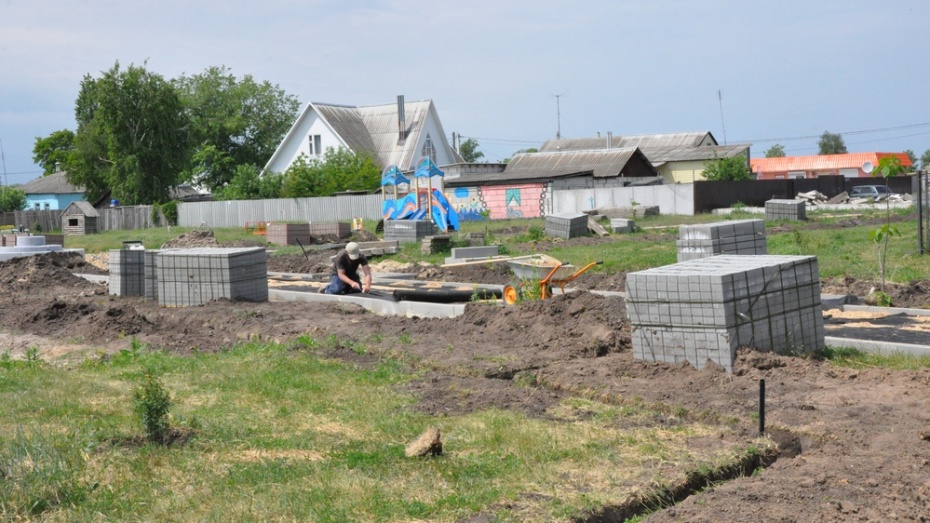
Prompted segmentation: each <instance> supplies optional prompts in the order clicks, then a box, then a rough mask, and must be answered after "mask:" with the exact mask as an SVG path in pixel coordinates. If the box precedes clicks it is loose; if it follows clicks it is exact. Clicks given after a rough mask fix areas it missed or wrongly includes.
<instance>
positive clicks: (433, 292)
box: [394, 287, 504, 303]
mask: <svg viewBox="0 0 930 523" xmlns="http://www.w3.org/2000/svg"><path fill="white" fill-rule="evenodd" d="M503 295H504V291H502V290H500V289H488V288H484V287H478V288H477V289H474V290H455V289H396V290H395V291H394V299H395V300H397V301H423V302H427V303H465V302H469V301H475V300H495V299H500V298H501V297H502V296H503Z"/></svg>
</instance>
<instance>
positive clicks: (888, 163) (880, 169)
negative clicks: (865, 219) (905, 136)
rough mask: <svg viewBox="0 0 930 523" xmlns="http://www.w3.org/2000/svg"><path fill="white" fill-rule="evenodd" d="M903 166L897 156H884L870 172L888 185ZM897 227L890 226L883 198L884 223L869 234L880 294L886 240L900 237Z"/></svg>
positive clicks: (886, 204)
mask: <svg viewBox="0 0 930 523" xmlns="http://www.w3.org/2000/svg"><path fill="white" fill-rule="evenodd" d="M904 170H905V169H904V166H903V165H901V160H900V159H899V158H898V157H897V156H886V157H884V158H882V159H880V160H878V165H877V166H876V167H875V170H874V171H872V176H881V177H882V178H884V180H885V185H888V178H891V177H892V176H897V175H899V174H901V173H903V172H904ZM900 235H901V233H900V232H898V229H897V227H894V226H893V225H891V202H889V201H888V198H885V223H884V224H883V225H882V226H881V227H879V228H878V229H875V230H873V231H872V232H870V233H869V237H870V238H871V239H872V241H874V242H875V243H876V244H878V269H879V271H880V272H881V275H882V292H884V291H885V267H886V259H887V255H888V240H890V239H891V237H892V236H900Z"/></svg>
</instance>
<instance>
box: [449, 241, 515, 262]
mask: <svg viewBox="0 0 930 523" xmlns="http://www.w3.org/2000/svg"><path fill="white" fill-rule="evenodd" d="M500 253H501V248H500V245H477V246H473V247H453V248H452V255H451V256H450V257H448V258H446V261H445V264H446V265H454V264H456V263H464V262H469V261H475V260H483V259H485V258H493V257H495V256H498V255H500Z"/></svg>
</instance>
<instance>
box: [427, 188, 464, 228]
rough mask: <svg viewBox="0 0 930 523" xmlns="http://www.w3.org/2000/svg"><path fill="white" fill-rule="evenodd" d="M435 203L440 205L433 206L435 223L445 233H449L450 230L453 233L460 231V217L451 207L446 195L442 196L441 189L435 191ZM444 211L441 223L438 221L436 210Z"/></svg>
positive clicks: (441, 214)
mask: <svg viewBox="0 0 930 523" xmlns="http://www.w3.org/2000/svg"><path fill="white" fill-rule="evenodd" d="M433 201H434V202H436V203H437V204H438V205H433V221H434V222H435V223H436V225H437V226H439V228H440V229H442V230H443V231H448V230H449V229H450V228H451V229H452V230H453V231H458V230H459V215H458V213H456V212H455V209H453V208H452V206H451V205H449V200H447V199H446V195H444V194H442V191H440V190H439V189H433ZM437 207H439V209H440V210H441V211H442V212H441V213H439V214H440V216H439V218H440V220H441V221H437V220H436V218H437V213H436V208H437Z"/></svg>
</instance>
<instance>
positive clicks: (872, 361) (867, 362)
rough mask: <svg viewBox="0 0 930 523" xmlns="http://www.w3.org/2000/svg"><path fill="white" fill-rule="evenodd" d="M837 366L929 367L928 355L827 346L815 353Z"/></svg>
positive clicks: (861, 367)
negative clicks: (877, 352)
mask: <svg viewBox="0 0 930 523" xmlns="http://www.w3.org/2000/svg"><path fill="white" fill-rule="evenodd" d="M817 356H818V357H822V358H824V359H826V360H828V361H829V362H830V363H832V364H833V365H836V366H839V367H849V368H853V369H866V368H882V369H893V370H921V369H927V368H930V356H927V355H920V356H915V355H912V354H905V353H903V352H891V353H887V354H876V353H872V352H866V351H863V350H860V349H855V348H850V347H827V348H826V349H824V350H822V351H820V352H819V353H817Z"/></svg>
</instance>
